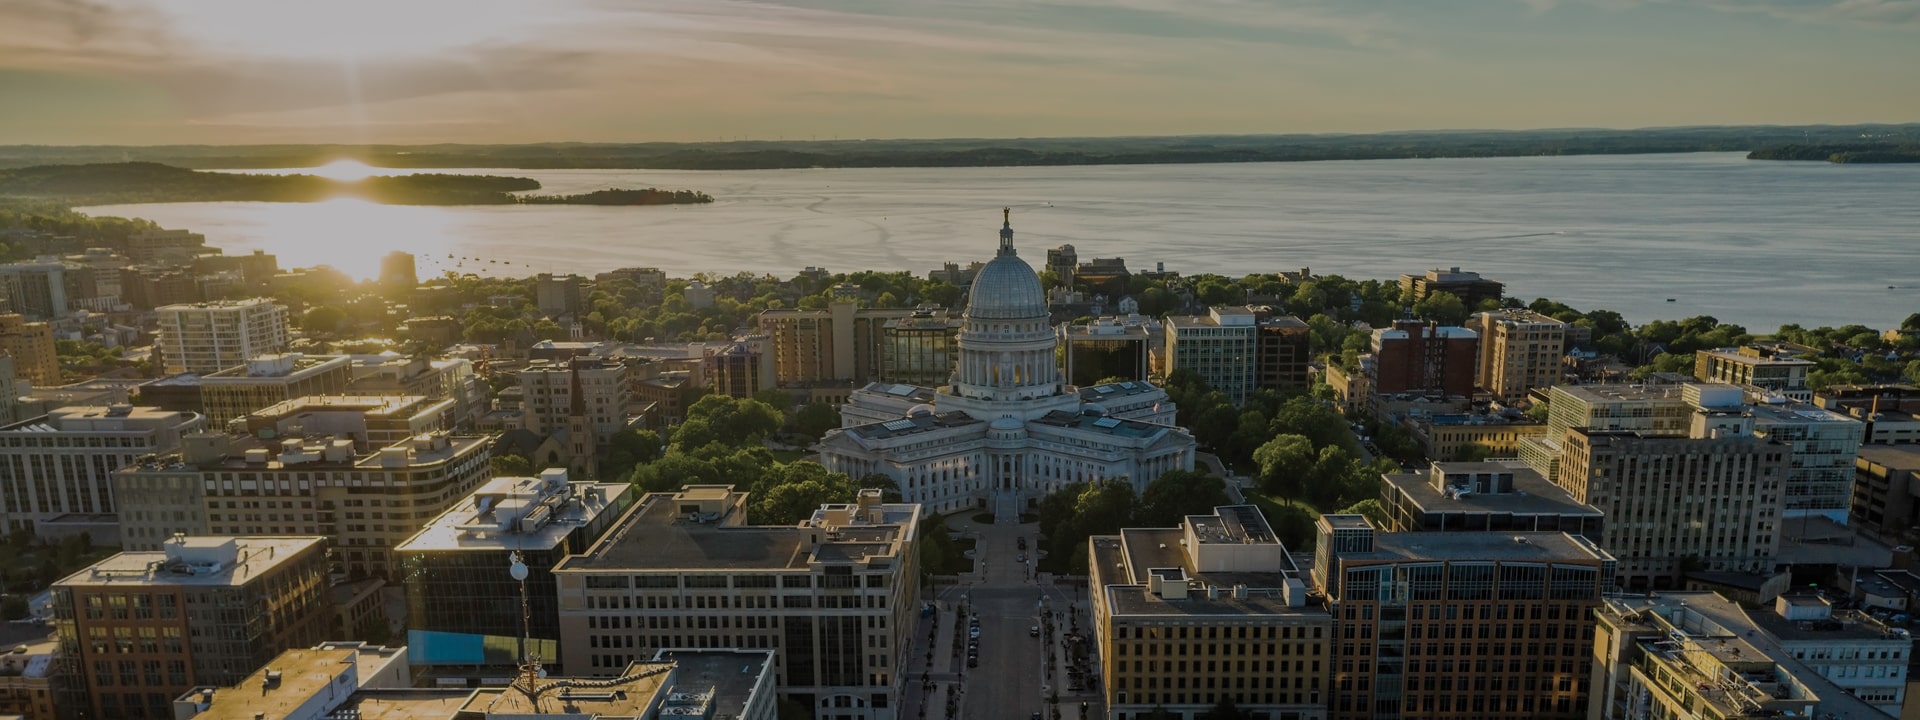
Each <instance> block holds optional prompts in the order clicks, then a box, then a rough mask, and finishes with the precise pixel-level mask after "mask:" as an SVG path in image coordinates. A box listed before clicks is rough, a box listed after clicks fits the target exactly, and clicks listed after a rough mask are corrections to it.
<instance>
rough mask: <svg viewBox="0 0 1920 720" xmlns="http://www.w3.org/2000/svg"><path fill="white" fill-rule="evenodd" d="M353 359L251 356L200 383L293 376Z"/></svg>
mask: <svg viewBox="0 0 1920 720" xmlns="http://www.w3.org/2000/svg"><path fill="white" fill-rule="evenodd" d="M352 362H353V361H352V359H351V358H348V357H347V356H345V355H301V354H298V353H288V354H284V355H265V356H261V357H257V358H253V359H250V360H248V361H247V362H246V364H244V365H235V366H233V367H230V368H227V369H225V370H221V371H219V372H213V373H208V374H206V375H202V376H200V385H201V387H206V386H208V385H219V384H221V383H234V382H243V381H247V380H267V379H292V378H295V377H297V376H299V375H302V374H305V373H311V372H317V371H319V370H323V369H328V368H333V367H343V368H344V367H349V366H350V365H352Z"/></svg>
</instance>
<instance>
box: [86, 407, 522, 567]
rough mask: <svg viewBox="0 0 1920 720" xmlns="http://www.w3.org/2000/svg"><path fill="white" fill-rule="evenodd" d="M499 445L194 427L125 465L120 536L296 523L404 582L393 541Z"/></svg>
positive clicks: (480, 478) (248, 530)
mask: <svg viewBox="0 0 1920 720" xmlns="http://www.w3.org/2000/svg"><path fill="white" fill-rule="evenodd" d="M263 434H265V433H263ZM489 446H490V438H486V437H474V436H451V435H447V434H444V433H438V434H433V435H424V436H419V437H414V438H408V439H407V440H404V441H401V442H399V443H395V444H393V445H388V446H384V447H374V446H368V445H365V444H358V443H355V442H354V441H353V440H349V439H345V438H337V437H334V436H332V435H312V436H281V435H279V434H278V433H275V436H274V437H271V438H259V437H249V436H245V435H239V436H228V435H218V434H205V435H197V436H192V437H189V438H187V439H186V441H185V443H184V447H183V448H182V450H181V451H180V452H177V453H166V454H160V455H152V456H148V457H145V458H141V459H140V460H138V461H136V462H135V463H134V464H132V465H130V466H128V467H126V468H124V469H122V470H120V471H118V472H116V473H114V476H113V491H114V493H115V497H116V498H118V499H120V505H119V510H120V513H119V514H120V526H121V527H120V533H121V539H120V541H121V545H122V547H125V548H127V549H129V550H140V549H147V548H155V547H159V546H161V545H163V544H164V543H165V541H166V539H167V538H169V537H171V536H172V535H173V534H174V533H187V534H189V535H207V534H211V535H258V534H263V533H275V532H297V533H300V534H303V535H320V536H324V537H326V538H327V539H328V541H329V546H330V547H332V548H333V554H334V556H335V558H334V559H335V560H336V566H335V569H336V571H338V572H341V573H345V574H347V575H348V576H350V577H354V578H360V577H380V578H385V579H387V580H390V581H398V580H399V579H400V578H401V577H403V567H402V563H401V558H400V556H399V555H398V554H396V553H394V552H393V548H394V547H396V546H398V545H399V544H400V543H402V542H404V541H405V540H406V539H407V538H409V537H412V536H413V534H414V533H416V532H418V531H419V530H420V528H421V527H423V526H425V525H426V524H427V522H428V521H430V520H432V519H433V518H434V517H436V516H438V515H439V514H440V513H441V512H443V511H445V510H446V509H447V508H448V507H451V506H452V505H454V504H455V503H458V502H460V500H461V499H462V498H464V497H466V495H467V493H470V492H473V490H474V489H475V488H477V487H479V486H480V485H481V484H482V483H484V482H486V480H487V478H488V477H490V476H491V474H492V469H491V468H490V467H489V464H488V460H489V458H490V455H489V453H488V448H489Z"/></svg>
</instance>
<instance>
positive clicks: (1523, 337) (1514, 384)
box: [1467, 309, 1567, 404]
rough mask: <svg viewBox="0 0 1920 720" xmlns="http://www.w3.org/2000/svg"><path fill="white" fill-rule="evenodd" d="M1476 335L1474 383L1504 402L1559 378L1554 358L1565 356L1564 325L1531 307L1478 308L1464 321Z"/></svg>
mask: <svg viewBox="0 0 1920 720" xmlns="http://www.w3.org/2000/svg"><path fill="white" fill-rule="evenodd" d="M1467 327H1469V328H1472V329H1473V331H1474V332H1477V333H1479V334H1480V366H1479V373H1478V377H1477V378H1476V382H1477V383H1478V384H1479V386H1480V389H1482V390H1486V391H1487V392H1489V393H1492V395H1493V397H1494V398H1495V399H1497V400H1500V401H1502V402H1505V403H1509V404H1512V403H1517V402H1520V401H1521V400H1525V399H1526V397H1527V392H1528V391H1529V390H1532V389H1534V388H1544V387H1552V386H1554V385H1557V384H1559V382H1560V373H1561V370H1560V358H1561V357H1562V356H1564V355H1566V354H1567V324H1566V323H1563V322H1560V321H1559V320H1555V319H1553V318H1550V317H1547V316H1545V315H1542V314H1540V313H1537V312H1534V311H1532V310H1520V309H1505V310H1495V311H1492V312H1483V313H1479V314H1477V315H1474V316H1473V318H1472V319H1471V320H1468V321H1467Z"/></svg>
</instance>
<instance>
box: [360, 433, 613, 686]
mask: <svg viewBox="0 0 1920 720" xmlns="http://www.w3.org/2000/svg"><path fill="white" fill-rule="evenodd" d="M635 495H636V493H635V492H634V490H633V486H631V485H628V484H627V483H624V482H617V483H592V482H569V481H568V478H567V471H565V470H560V469H549V470H546V471H543V472H541V473H540V477H538V478H529V477H499V478H494V479H493V480H491V481H488V482H487V484H486V485H483V486H481V487H480V489H478V490H475V491H474V492H473V494H471V495H468V496H466V497H464V498H461V499H460V500H459V501H458V502H456V503H455V504H454V505H453V507H451V508H449V509H448V510H447V511H446V512H445V513H443V514H441V515H440V516H439V517H436V518H434V519H433V521H432V522H430V523H428V524H427V526H426V527H424V528H421V530H420V532H419V533H418V534H416V535H414V536H413V537H411V538H408V539H407V541H406V542H404V543H401V544H400V546H399V547H397V548H395V549H394V552H395V553H396V554H398V555H399V556H400V557H401V558H402V560H401V562H403V563H404V564H405V566H406V568H407V572H406V576H405V578H404V583H405V586H406V591H407V646H408V647H409V648H411V649H412V652H413V655H414V662H415V663H418V664H423V665H464V666H479V667H490V668H495V669H498V668H502V667H512V666H514V665H516V664H518V662H519V661H520V658H521V657H522V655H523V654H524V653H527V652H532V653H534V654H536V655H537V656H538V657H540V658H542V659H543V660H544V661H545V662H547V663H557V662H559V660H560V658H559V652H558V646H559V643H560V607H559V605H558V602H559V598H558V596H557V595H556V594H555V584H554V576H553V568H554V566H555V565H558V564H559V563H560V561H561V560H562V559H564V558H566V557H567V556H568V555H570V554H573V553H579V552H585V551H586V550H587V549H588V548H589V547H592V546H593V544H594V543H595V542H598V541H599V540H600V537H601V536H602V535H604V534H605V533H606V531H607V529H608V528H610V527H612V526H613V524H614V522H615V521H616V520H618V519H619V518H620V517H621V515H623V514H625V512H626V510H627V508H628V507H630V506H631V505H632V504H633V502H634V499H635ZM515 556H518V559H519V561H520V562H521V564H523V565H525V566H526V567H527V577H526V580H525V582H521V581H519V580H516V579H515V578H514V577H513V576H512V575H511V574H509V572H508V570H509V569H510V566H511V565H512V563H513V561H514V559H515ZM522 591H524V597H525V598H526V603H527V604H526V608H527V611H528V612H527V614H526V615H525V616H523V615H522V614H521V609H522V606H521V598H522V596H523V595H522ZM521 640H525V641H527V642H528V646H527V647H525V648H524V649H520V648H519V645H520V641H521Z"/></svg>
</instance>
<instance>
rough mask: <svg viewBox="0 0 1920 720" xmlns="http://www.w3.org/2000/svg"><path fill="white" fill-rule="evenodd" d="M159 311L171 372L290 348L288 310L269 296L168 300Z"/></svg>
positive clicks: (213, 368)
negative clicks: (176, 302) (185, 302)
mask: <svg viewBox="0 0 1920 720" xmlns="http://www.w3.org/2000/svg"><path fill="white" fill-rule="evenodd" d="M155 312H157V313H158V314H159V319H160V340H159V345H160V355H161V359H162V360H163V361H164V362H165V363H166V371H167V372H169V373H182V372H191V373H215V372H219V371H221V370H225V369H227V368H231V367H236V366H240V365H245V364H246V362H247V360H249V359H252V358H254V357H258V356H261V355H271V354H274V353H280V352H285V351H286V349H287V309H286V307H284V306H281V305H276V304H274V303H273V301H272V300H268V299H266V298H254V299H251V300H229V301H221V302H208V303H195V304H191V305H166V306H163V307H161V308H159V309H158V310H156V311H155Z"/></svg>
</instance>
